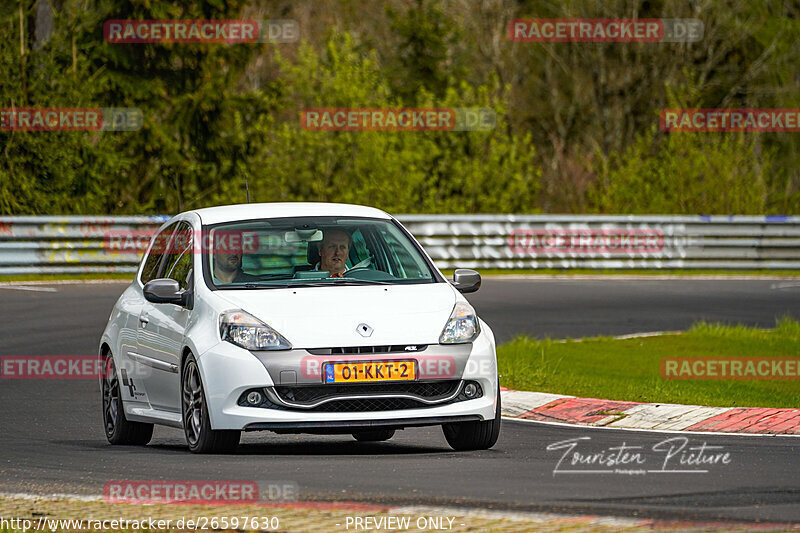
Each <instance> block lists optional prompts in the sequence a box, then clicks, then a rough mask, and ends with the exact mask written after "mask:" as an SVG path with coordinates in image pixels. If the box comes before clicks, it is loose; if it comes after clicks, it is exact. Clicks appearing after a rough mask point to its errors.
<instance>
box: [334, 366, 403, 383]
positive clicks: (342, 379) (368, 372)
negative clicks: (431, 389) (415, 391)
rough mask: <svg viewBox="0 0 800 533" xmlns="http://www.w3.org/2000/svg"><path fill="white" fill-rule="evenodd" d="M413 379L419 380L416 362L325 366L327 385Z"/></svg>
mask: <svg viewBox="0 0 800 533" xmlns="http://www.w3.org/2000/svg"><path fill="white" fill-rule="evenodd" d="M412 379H417V366H416V363H415V362H414V361H369V362H363V363H328V364H326V365H325V383H363V382H369V381H406V380H412Z"/></svg>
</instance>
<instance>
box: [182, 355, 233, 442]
mask: <svg viewBox="0 0 800 533" xmlns="http://www.w3.org/2000/svg"><path fill="white" fill-rule="evenodd" d="M181 382H182V383H181V412H182V414H183V432H184V434H185V435H186V442H187V443H188V444H189V450H190V451H192V452H194V453H230V452H233V451H235V450H236V447H237V446H239V438H240V437H241V432H240V431H236V430H213V429H211V421H210V419H209V418H208V404H207V403H206V396H205V393H204V392H203V381H202V380H201V379H200V369H199V368H198V367H197V361H196V360H195V358H194V356H193V355H192V354H189V356H188V357H187V358H186V361H185V362H184V364H183V376H182V379H181Z"/></svg>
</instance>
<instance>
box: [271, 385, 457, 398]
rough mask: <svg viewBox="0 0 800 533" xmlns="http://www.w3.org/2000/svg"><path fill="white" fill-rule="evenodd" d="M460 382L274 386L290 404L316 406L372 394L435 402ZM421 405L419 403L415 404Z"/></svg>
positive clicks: (449, 393)
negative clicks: (332, 399) (326, 400)
mask: <svg viewBox="0 0 800 533" xmlns="http://www.w3.org/2000/svg"><path fill="white" fill-rule="evenodd" d="M459 383H460V381H458V380H449V381H409V382H393V383H359V384H355V383H354V384H349V385H311V386H300V387H275V392H276V393H277V394H278V396H279V397H280V398H281V399H282V400H284V401H287V402H291V403H308V404H311V403H316V402H318V401H320V400H323V399H325V398H335V397H337V396H372V395H376V394H409V395H413V396H418V397H421V398H425V399H426V400H436V399H438V398H447V397H448V396H451V395H452V394H454V393H455V392H456V389H458V386H459ZM417 403H422V402H417Z"/></svg>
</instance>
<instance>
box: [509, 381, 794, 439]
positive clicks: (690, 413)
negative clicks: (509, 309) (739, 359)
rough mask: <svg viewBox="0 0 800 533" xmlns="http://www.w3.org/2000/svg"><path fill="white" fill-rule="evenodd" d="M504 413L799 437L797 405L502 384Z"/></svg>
mask: <svg viewBox="0 0 800 533" xmlns="http://www.w3.org/2000/svg"><path fill="white" fill-rule="evenodd" d="M500 394H501V397H502V406H503V413H502V414H503V416H504V417H507V418H513V419H518V420H534V421H539V422H551V423H563V424H575V425H580V426H593V427H606V428H614V429H637V430H655V431H696V432H710V433H742V434H749V435H800V409H771V408H764V407H704V406H701V405H677V404H665V403H640V402H620V401H614V400H601V399H597V398H577V397H575V396H564V395H561V394H550V393H544V392H526V391H517V390H510V389H505V388H503V387H501V389H500Z"/></svg>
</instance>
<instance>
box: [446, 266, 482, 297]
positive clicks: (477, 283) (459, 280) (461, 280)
mask: <svg viewBox="0 0 800 533" xmlns="http://www.w3.org/2000/svg"><path fill="white" fill-rule="evenodd" d="M453 286H454V287H455V288H456V289H457V290H458V292H460V293H462V294H466V293H468V292H475V291H477V290H478V289H480V288H481V275H480V274H478V273H477V272H475V271H474V270H470V269H468V268H457V269H456V271H455V272H453Z"/></svg>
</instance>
